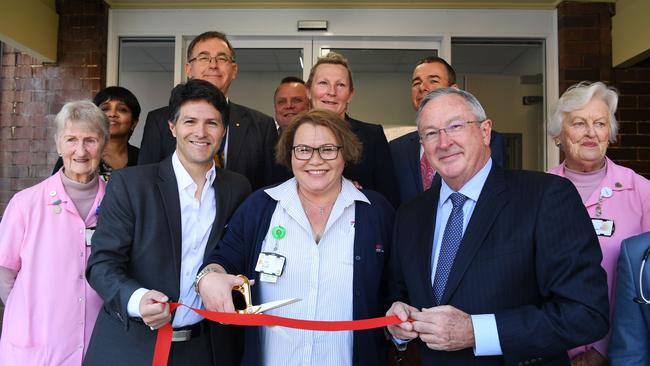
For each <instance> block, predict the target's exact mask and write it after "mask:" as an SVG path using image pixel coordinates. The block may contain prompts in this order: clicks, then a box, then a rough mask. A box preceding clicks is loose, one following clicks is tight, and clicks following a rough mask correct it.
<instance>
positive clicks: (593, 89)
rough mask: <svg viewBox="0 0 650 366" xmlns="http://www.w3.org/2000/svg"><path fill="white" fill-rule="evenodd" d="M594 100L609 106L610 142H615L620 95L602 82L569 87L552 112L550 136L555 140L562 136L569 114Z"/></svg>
mask: <svg viewBox="0 0 650 366" xmlns="http://www.w3.org/2000/svg"><path fill="white" fill-rule="evenodd" d="M593 98H599V99H600V100H602V101H603V102H604V103H605V104H606V105H607V108H608V109H609V142H615V141H616V135H617V134H618V122H617V121H616V116H615V113H616V107H617V106H618V93H617V92H616V89H614V88H613V87H608V86H607V85H605V84H604V83H603V82H601V81H598V82H595V83H591V82H589V81H582V82H580V83H578V84H575V85H572V86H571V87H569V89H567V90H566V91H565V92H564V94H562V96H561V97H560V100H558V101H557V104H556V105H555V108H554V109H553V111H552V112H551V115H550V117H549V119H548V125H547V129H548V134H549V135H550V136H551V137H553V138H556V137H558V136H560V133H562V124H563V123H564V118H565V117H566V116H567V114H569V113H571V112H573V111H576V110H578V109H580V108H583V107H584V106H585V105H587V103H589V102H590V101H591V100H592V99H593Z"/></svg>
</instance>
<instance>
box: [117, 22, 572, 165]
mask: <svg viewBox="0 0 650 366" xmlns="http://www.w3.org/2000/svg"><path fill="white" fill-rule="evenodd" d="M299 20H327V21H328V30H327V31H326V32H303V31H299V30H298V29H297V22H298V21H299ZM206 30H220V31H223V32H225V33H226V34H228V36H229V38H231V39H232V41H233V44H234V45H235V46H236V47H240V45H239V44H238V41H239V40H241V41H242V43H241V45H242V46H243V45H244V44H245V43H246V42H244V41H246V39H247V38H248V39H249V40H250V39H252V38H261V37H269V39H271V38H275V37H285V38H286V41H290V40H291V39H299V40H300V39H301V38H305V37H332V39H334V38H338V37H365V38H366V39H367V40H371V39H373V38H376V37H394V38H402V37H403V38H404V39H405V40H408V39H413V38H422V37H429V38H430V39H435V40H439V42H440V47H439V48H438V49H439V56H440V57H442V58H444V59H446V60H447V61H449V62H452V60H451V39H452V37H474V38H475V37H487V38H537V39H544V40H545V45H546V49H545V56H546V60H545V61H546V83H545V98H546V100H545V102H546V111H545V117H546V116H547V115H548V114H549V113H550V111H549V109H550V107H551V106H552V105H554V104H555V102H556V101H557V100H558V97H559V95H558V83H559V77H558V74H559V71H558V70H559V66H558V43H557V12H556V10H504V9H480V10H479V9H111V10H109V25H108V49H107V55H108V60H107V67H106V80H107V84H108V85H115V84H116V82H117V75H118V73H117V65H118V61H119V57H118V52H119V39H120V37H131V36H133V37H146V36H151V37H160V36H167V37H169V36H172V37H175V39H176V46H175V50H176V51H175V63H176V66H175V71H174V80H175V81H181V80H182V70H183V50H184V42H183V40H184V39H187V38H188V37H193V36H196V35H198V34H200V33H202V32H204V31H206ZM296 37H298V38H296ZM250 42H253V41H252V40H251V41H250ZM250 44H252V43H250ZM265 47H268V44H267V45H265ZM310 64H311V63H309V64H308V63H307V62H305V65H310ZM452 64H453V63H452ZM545 150H546V154H545V155H546V162H545V163H546V165H545V166H546V167H547V168H548V167H551V166H555V165H557V164H558V163H559V150H558V149H557V148H556V147H555V146H554V144H553V141H552V139H550V138H546V144H545Z"/></svg>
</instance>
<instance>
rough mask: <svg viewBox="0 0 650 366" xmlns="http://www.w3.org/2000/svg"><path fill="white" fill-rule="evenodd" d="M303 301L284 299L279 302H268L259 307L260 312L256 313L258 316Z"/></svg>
mask: <svg viewBox="0 0 650 366" xmlns="http://www.w3.org/2000/svg"><path fill="white" fill-rule="evenodd" d="M301 300H302V299H298V298H295V297H294V298H292V299H283V300H277V301H271V302H266V303H264V304H260V305H259V310H257V311H256V313H257V314H259V313H263V312H266V311H269V310H273V309H276V308H279V307H281V306H285V305H289V304H293V303H294V302H298V301H301Z"/></svg>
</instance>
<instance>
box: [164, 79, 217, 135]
mask: <svg viewBox="0 0 650 366" xmlns="http://www.w3.org/2000/svg"><path fill="white" fill-rule="evenodd" d="M198 100H204V101H206V102H208V103H210V104H211V105H212V106H213V107H215V108H216V109H217V110H218V111H219V113H221V122H222V123H223V125H224V127H226V126H228V109H229V108H228V102H227V101H226V97H224V96H223V93H221V90H219V89H218V88H217V87H216V86H214V85H212V83H210V82H208V81H205V80H201V79H191V80H188V81H187V82H186V83H185V84H178V85H176V86H175V87H174V89H172V95H171V96H170V97H169V121H170V122H171V123H173V124H176V120H177V119H178V115H179V113H180V110H181V106H182V105H183V104H185V103H187V102H189V101H198Z"/></svg>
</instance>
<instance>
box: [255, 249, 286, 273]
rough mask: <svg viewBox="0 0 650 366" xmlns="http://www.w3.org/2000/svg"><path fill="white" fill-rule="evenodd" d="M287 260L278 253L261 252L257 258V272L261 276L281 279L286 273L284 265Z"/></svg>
mask: <svg viewBox="0 0 650 366" xmlns="http://www.w3.org/2000/svg"><path fill="white" fill-rule="evenodd" d="M286 260H287V258H286V257H284V256H282V255H279V254H277V253H268V252H261V253H260V256H259V257H258V258H257V265H255V271H256V272H260V273H261V274H267V275H271V276H275V277H280V276H281V275H282V271H284V264H285V262H286Z"/></svg>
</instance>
